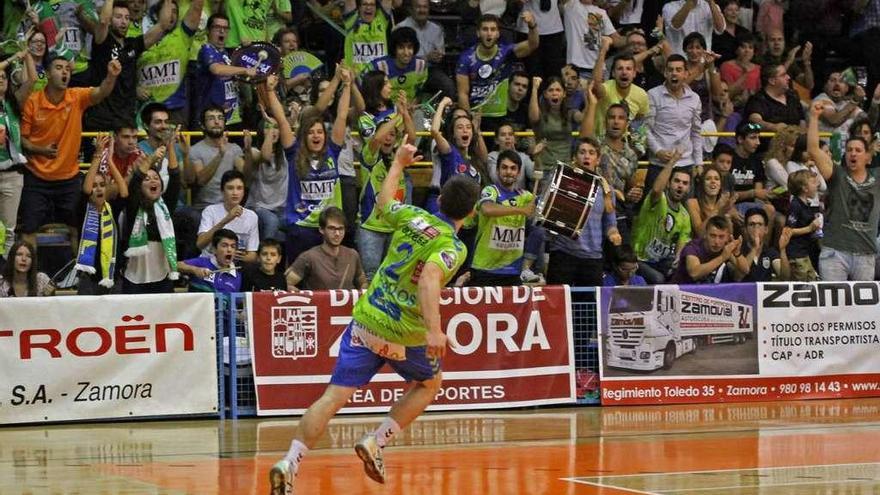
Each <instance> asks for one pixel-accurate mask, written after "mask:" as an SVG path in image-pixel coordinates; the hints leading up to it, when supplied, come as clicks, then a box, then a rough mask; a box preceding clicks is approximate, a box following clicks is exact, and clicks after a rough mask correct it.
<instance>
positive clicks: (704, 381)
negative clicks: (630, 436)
mask: <svg viewBox="0 0 880 495" xmlns="http://www.w3.org/2000/svg"><path fill="white" fill-rule="evenodd" d="M878 393H880V374H877V373H869V374H859V375H826V376H784V377H772V378H763V377H762V378H758V377H754V378H753V377H744V378H733V377H725V378H681V379H676V378H664V379H663V380H608V381H603V382H602V404H603V405H608V404H614V405H636V404H646V403H669V404H687V403H690V404H695V403H700V402H762V401H771V400H803V399H841V398H853V397H876V396H877V394H878Z"/></svg>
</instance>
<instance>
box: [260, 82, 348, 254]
mask: <svg viewBox="0 0 880 495" xmlns="http://www.w3.org/2000/svg"><path fill="white" fill-rule="evenodd" d="M334 79H336V80H338V82H339V84H341V85H342V94H341V95H340V96H339V99H338V101H337V104H336V119H335V120H334V121H333V128H332V130H331V132H330V136H329V137H328V135H327V128H326V127H325V125H324V116H323V111H322V107H319V108H316V109H306V110H305V111H303V113H302V116H301V117H300V123H299V128H298V132H297V133H296V135H295V136H294V134H293V132H292V131H291V128H290V124H289V122H288V120H287V117H286V115H285V114H284V107H283V106H282V105H281V101H280V100H278V98H277V95H276V94H275V91H274V89H273V90H271V91H270V90H269V89H268V87H269V86H270V85H271V86H272V87H274V86H275V85H277V78H275V77H273V78H272V81H271V82H267V85H264V86H260V87H258V89H257V90H258V96H259V97H260V101H261V102H262V103H263V105H264V106H265V107H267V108H269V109H270V110H271V112H270V115H271V116H272V117H273V118H274V119H275V120H276V121H277V122H278V129H279V131H280V136H279V138H280V142H281V146H282V148H283V149H284V154H285V157H286V158H287V163H288V181H287V184H288V187H287V210H286V217H287V218H286V220H287V224H288V229H287V241H286V245H285V248H286V253H285V254H286V255H287V261H288V262H289V263H292V262H293V261H294V260H296V258H297V256H299V255H300V253H302V252H304V251H306V250H308V249H311V248H312V247H314V246H317V245H319V244H321V243H322V242H323V239H322V237H321V233H320V232H319V231H318V217H319V216H320V215H321V212H322V211H323V210H324V208H326V207H328V206H336V207H338V208H342V207H343V204H342V187H341V186H340V175H339V156H340V152H341V151H342V148H343V146H345V135H346V132H347V129H348V123H347V119H348V110H349V107H350V104H351V96H352V84H353V75H352V72H351V71H350V70H349V69H347V68H345V67H341V66H337V75H336V76H335V77H334ZM326 91H335V87H334V86H333V85H331V86H329V87H328V88H327V90H326ZM321 98H324V95H322V96H321V97H319V102H320V100H321ZM326 105H329V104H326ZM276 107H277V108H276ZM323 108H326V106H325V107H323Z"/></svg>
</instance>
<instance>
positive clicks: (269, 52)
mask: <svg viewBox="0 0 880 495" xmlns="http://www.w3.org/2000/svg"><path fill="white" fill-rule="evenodd" d="M232 65H234V66H236V67H244V68H247V69H250V68H251V67H255V68H256V69H257V75H256V76H254V77H247V76H236V79H237V80H239V81H243V82H247V83H251V84H256V83H259V82H263V81H265V80H266V78H267V77H269V75H270V74H274V73H275V72H277V71H278V67H279V66H280V65H281V52H279V51H278V48H275V45H273V44H272V43H264V42H256V43H252V44H250V45H248V46H243V47H241V48H239V49H237V50H235V52H233V54H232Z"/></svg>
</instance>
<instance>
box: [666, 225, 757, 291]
mask: <svg viewBox="0 0 880 495" xmlns="http://www.w3.org/2000/svg"><path fill="white" fill-rule="evenodd" d="M732 232H733V227H732V226H731V224H730V220H728V219H727V217H724V216H721V215H716V216H714V217H711V218H709V220H707V221H706V235H705V236H703V238H702V239H694V240H692V241H691V242H689V243H687V245H685V247H684V249H682V250H681V254H680V255H679V258H678V268H677V269H676V271H675V274H674V275H673V276H672V283H675V284H711V283H718V282H726V281H731V280H732V279H731V278H730V277H729V276H727V274H726V273H725V272H727V271H728V269H733V265H732V264H733V263H735V262H736V257H737V256H739V254H740V246H741V245H742V238H740V237H737V238H736V239H733V234H732ZM731 239H732V240H731ZM728 265H730V266H728Z"/></svg>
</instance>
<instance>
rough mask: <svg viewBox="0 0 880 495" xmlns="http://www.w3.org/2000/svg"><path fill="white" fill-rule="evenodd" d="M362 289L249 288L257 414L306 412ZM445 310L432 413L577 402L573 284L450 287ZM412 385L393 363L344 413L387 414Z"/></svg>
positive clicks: (328, 371) (324, 381)
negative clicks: (445, 343) (445, 341)
mask: <svg viewBox="0 0 880 495" xmlns="http://www.w3.org/2000/svg"><path fill="white" fill-rule="evenodd" d="M360 296H361V293H360V292H358V291H352V290H335V291H316V292H309V291H304V292H295V293H269V292H260V293H253V294H248V312H249V320H248V321H249V327H248V328H249V329H250V339H249V341H250V346H251V355H252V357H253V365H254V383H255V385H256V392H257V414H259V415H282V414H302V413H303V412H304V411H305V409H306V408H308V406H309V405H311V403H312V402H313V401H315V400H316V399H317V398H318V397H320V395H321V394H322V393H323V391H324V389H325V388H326V386H327V384H328V383H329V381H330V376H331V374H332V372H333V368H334V366H335V364H336V357H337V356H338V354H339V343H340V338H341V336H342V333H343V331H344V330H345V327H346V325H348V323H349V322H350V321H351V311H352V308H353V306H354V303H355V302H356V301H357V299H358V298H359V297H360ZM440 313H441V318H442V321H443V326H444V331H445V332H446V335H447V336H448V338H449V344H450V350H449V352H447V354H446V357H445V358H444V360H443V365H442V368H443V370H444V371H443V387H442V389H441V390H440V393H439V394H438V395H437V397H436V398H435V401H434V403H433V404H432V405H431V406H430V407H429V410H449V409H489V408H503V407H520V406H529V405H543V404H564V403H573V402H574V401H575V374H574V346H573V337H572V329H573V326H572V318H571V304H570V296H569V291H568V287H561V286H559V287H534V288H532V287H503V288H502V287H464V288H454V289H445V290H444V291H443V293H442V295H441V301H440ZM406 390H407V384H406V382H404V381H403V379H402V378H400V377H399V376H398V375H397V374H395V373H394V372H393V371H392V370H391V369H390V367H388V366H385V367H383V368H382V369H381V370H380V371H379V373H378V374H377V375H376V376H375V377H374V378H373V381H372V382H371V383H370V384H369V385H367V386H365V387H363V388H361V389H360V390H358V391H357V392H356V393H355V395H354V396H353V397H352V399H351V401H350V402H349V405H348V406H346V407H345V408H343V409H342V412H349V413H355V412H382V411H387V410H388V408H390V406H391V405H392V404H393V403H394V402H395V401H396V400H397V399H398V398H400V397H401V396H402V395H403V393H404V392H405V391H406Z"/></svg>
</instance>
